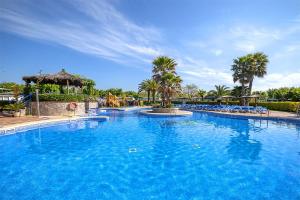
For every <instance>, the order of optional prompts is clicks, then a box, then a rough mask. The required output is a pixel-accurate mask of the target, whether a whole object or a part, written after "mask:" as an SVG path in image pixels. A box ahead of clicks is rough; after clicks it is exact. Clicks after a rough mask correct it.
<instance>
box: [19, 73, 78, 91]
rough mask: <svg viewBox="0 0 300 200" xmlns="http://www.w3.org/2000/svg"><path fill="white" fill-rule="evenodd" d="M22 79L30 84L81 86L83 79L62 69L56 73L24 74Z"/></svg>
mask: <svg viewBox="0 0 300 200" xmlns="http://www.w3.org/2000/svg"><path fill="white" fill-rule="evenodd" d="M23 80H24V81H25V82H26V83H27V84H30V83H31V82H33V83H39V84H58V85H67V86H69V85H73V86H76V87H82V85H83V80H82V79H81V78H79V77H78V76H75V75H73V74H69V73H67V72H66V71H65V70H64V69H62V70H61V71H60V72H58V73H56V74H41V75H36V76H24V77H23Z"/></svg>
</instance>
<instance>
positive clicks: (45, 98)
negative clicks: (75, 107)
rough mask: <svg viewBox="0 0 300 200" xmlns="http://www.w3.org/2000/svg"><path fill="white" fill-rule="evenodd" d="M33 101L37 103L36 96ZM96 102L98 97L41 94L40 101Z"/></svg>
mask: <svg viewBox="0 0 300 200" xmlns="http://www.w3.org/2000/svg"><path fill="white" fill-rule="evenodd" d="M32 100H33V101H36V97H35V95H33V96H32ZM87 100H88V101H96V100H97V98H96V97H92V96H87V95H83V94H39V101H62V102H73V101H75V102H82V101H87Z"/></svg>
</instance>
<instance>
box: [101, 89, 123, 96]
mask: <svg viewBox="0 0 300 200" xmlns="http://www.w3.org/2000/svg"><path fill="white" fill-rule="evenodd" d="M105 92H106V95H107V94H108V93H111V94H112V95H115V96H118V97H119V96H122V94H123V90H122V88H110V89H107V90H106V91H105Z"/></svg>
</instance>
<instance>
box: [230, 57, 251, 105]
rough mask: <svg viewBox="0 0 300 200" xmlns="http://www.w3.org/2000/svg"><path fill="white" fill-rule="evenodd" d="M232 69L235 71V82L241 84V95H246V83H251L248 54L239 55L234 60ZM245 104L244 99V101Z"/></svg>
mask: <svg viewBox="0 0 300 200" xmlns="http://www.w3.org/2000/svg"><path fill="white" fill-rule="evenodd" d="M231 71H233V74H232V76H233V82H239V83H240V84H241V95H240V96H245V94H246V90H245V88H246V85H247V84H248V83H249V76H248V60H247V58H246V56H244V57H238V58H236V59H234V60H233V65H232V66H231ZM242 104H243V105H245V102H244V99H243V102H242Z"/></svg>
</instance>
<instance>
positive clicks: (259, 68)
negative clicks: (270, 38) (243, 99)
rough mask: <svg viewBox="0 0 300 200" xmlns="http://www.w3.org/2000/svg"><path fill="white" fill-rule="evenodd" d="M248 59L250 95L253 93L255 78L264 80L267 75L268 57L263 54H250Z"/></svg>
mask: <svg viewBox="0 0 300 200" xmlns="http://www.w3.org/2000/svg"><path fill="white" fill-rule="evenodd" d="M246 59H247V68H248V69H247V76H248V80H249V95H251V92H252V86H253V80H254V78H255V77H258V78H263V77H264V76H265V75H266V74H267V64H268V62H269V60H268V56H267V55H265V54H264V53H262V52H257V53H254V54H248V55H247V56H246Z"/></svg>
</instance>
